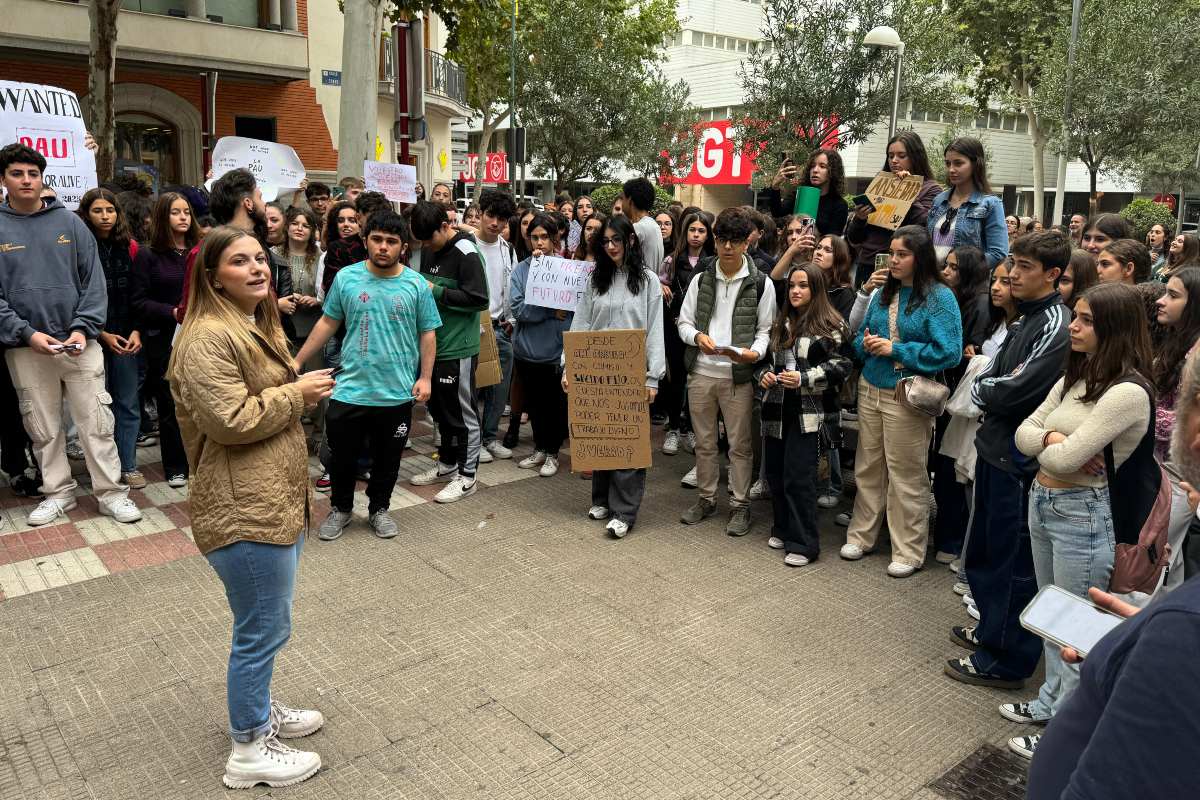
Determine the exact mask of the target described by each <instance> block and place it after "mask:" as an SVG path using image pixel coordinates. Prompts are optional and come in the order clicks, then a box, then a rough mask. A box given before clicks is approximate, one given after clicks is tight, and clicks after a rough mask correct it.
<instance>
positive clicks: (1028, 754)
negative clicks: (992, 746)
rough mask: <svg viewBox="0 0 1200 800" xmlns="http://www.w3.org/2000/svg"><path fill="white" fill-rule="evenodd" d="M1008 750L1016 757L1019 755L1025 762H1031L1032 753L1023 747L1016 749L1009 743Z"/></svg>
mask: <svg viewBox="0 0 1200 800" xmlns="http://www.w3.org/2000/svg"><path fill="white" fill-rule="evenodd" d="M1008 749H1009V750H1011V751H1013V752H1014V753H1016V754H1017V755H1019V756H1020V757H1021V758H1024V759H1026V760H1027V761H1032V760H1033V751H1032V750H1026V749H1025V748H1024V747H1017V746H1016V745H1015V744H1013V743H1012V742H1011V741H1010V742H1009V743H1008Z"/></svg>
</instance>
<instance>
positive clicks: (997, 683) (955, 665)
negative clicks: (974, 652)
mask: <svg viewBox="0 0 1200 800" xmlns="http://www.w3.org/2000/svg"><path fill="white" fill-rule="evenodd" d="M945 673H946V674H947V675H948V676H950V677H951V678H953V679H954V680H956V681H959V682H960V683H969V684H971V685H972V686H987V687H988V688H991V689H1024V688H1025V680H1024V679H1023V678H1018V679H1013V678H1001V677H1000V676H999V675H993V674H992V673H990V672H981V671H980V670H979V669H978V668H977V667H976V666H975V662H974V661H972V660H971V659H969V658H952V659H950V660H949V661H947V662H946V666H945Z"/></svg>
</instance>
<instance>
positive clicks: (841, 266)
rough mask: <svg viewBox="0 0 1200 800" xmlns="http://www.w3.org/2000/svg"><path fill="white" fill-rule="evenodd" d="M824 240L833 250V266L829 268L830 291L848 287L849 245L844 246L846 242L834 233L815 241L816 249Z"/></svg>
mask: <svg viewBox="0 0 1200 800" xmlns="http://www.w3.org/2000/svg"><path fill="white" fill-rule="evenodd" d="M825 239H828V240H829V247H830V249H832V250H833V264H832V265H831V266H830V267H829V277H830V278H831V281H830V282H831V283H832V284H833V285H832V286H830V287H829V288H830V289H837V288H839V287H841V286H849V285H850V245H848V244H846V240H845V239H843V238H842V237H841V236H838V235H837V234H836V233H827V234H825V235H824V236H821V237H819V238H818V239H817V247H820V246H821V242H822V241H824V240H825Z"/></svg>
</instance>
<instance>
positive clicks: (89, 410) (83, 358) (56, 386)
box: [4, 341, 129, 503]
mask: <svg viewBox="0 0 1200 800" xmlns="http://www.w3.org/2000/svg"><path fill="white" fill-rule="evenodd" d="M4 357H5V360H6V361H7V362H8V371H9V372H10V373H11V374H12V382H13V387H14V388H15V389H16V390H17V402H18V404H19V407H20V409H21V421H22V422H24V424H25V431H26V433H28V434H29V438H30V439H32V440H33V452H34V455H36V456H37V461H38V465H39V466H41V468H42V491H43V492H45V494H46V497H47V498H50V499H54V500H67V499H70V498H71V497H73V496H74V493H75V487H76V486H77V485H78V484H76V483H75V480H74V479H73V478H72V477H71V462H70V461H68V460H67V434H66V431H65V430H64V426H63V419H62V402H63V396H64V395H65V396H66V399H67V403H68V404H69V406H68V407H69V408H70V410H71V418H72V419H74V420H75V426H76V427H77V428H78V429H79V444H80V445H81V446H82V447H83V453H84V457H85V459H86V461H87V468H88V473H89V474H90V475H91V476H92V491H93V492H94V493H95V495H96V496H97V497H98V498H99V499H100V500H101V501H103V502H106V503H111V502H113V501H115V500H119V499H120V498H122V497H125V496H126V495H127V494H128V493H129V487H127V486H125V485H123V484H122V483H121V461H120V459H119V458H118V457H117V443H116V440H115V439H114V438H113V427H114V423H113V413H112V409H111V408H110V405H111V404H112V398H111V397H109V395H108V391H107V390H106V388H105V385H104V354H103V353H102V352H101V351H100V344H99V343H98V342H95V341H89V342H88V343H87V347H86V348H85V349H84V351H83V354H82V355H79V356H69V355H67V354H65V353H63V354H59V355H55V356H47V355H43V354H41V353H35V352H34V351H33V350H31V349H30V348H28V347H19V348H16V349H13V350H9V351H7V352H6V353H5V354H4Z"/></svg>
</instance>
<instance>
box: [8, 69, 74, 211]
mask: <svg viewBox="0 0 1200 800" xmlns="http://www.w3.org/2000/svg"><path fill="white" fill-rule="evenodd" d="M85 133H87V128H86V127H85V126H84V123H83V111H82V110H81V109H80V107H79V98H77V97H76V96H75V93H74V92H69V91H67V90H66V89H60V88H58V87H57V86H43V85H41V84H37V83H17V82H15V81H0V147H2V146H4V145H7V144H13V143H14V142H20V143H21V144H23V145H26V146H27V147H32V148H33V149H34V150H37V151H38V152H39V153H41V154H42V155H43V156H45V158H46V171H45V173H44V174H43V176H42V180H43V182H44V183H45V185H46V188H48V189H53V190H54V193H55V194H57V195H58V199H59V200H61V201H62V203H63V205H65V206H66V207H67V208H69V209H71V210H75V209H76V208H78V207H79V200H80V198H81V197H83V194H84V192H86V191H87V190H88V189H95V188H96V185H97V183H96V158H95V156H93V155H92V152H91V151H90V150H88V149H87V148H86V147H84V146H83V137H84V134H85Z"/></svg>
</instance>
